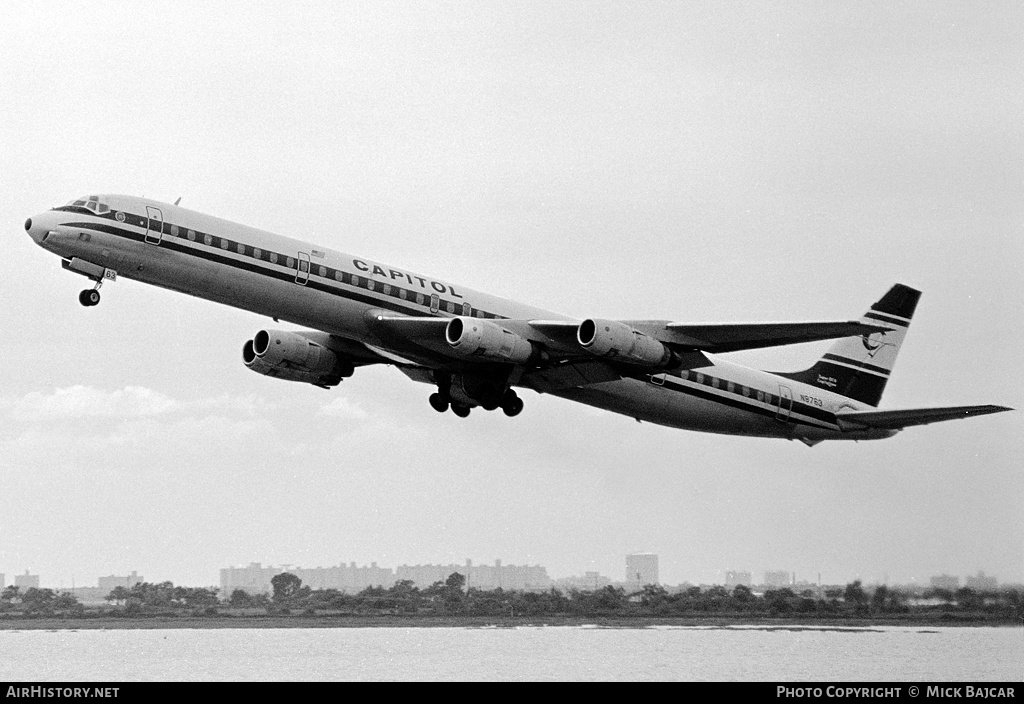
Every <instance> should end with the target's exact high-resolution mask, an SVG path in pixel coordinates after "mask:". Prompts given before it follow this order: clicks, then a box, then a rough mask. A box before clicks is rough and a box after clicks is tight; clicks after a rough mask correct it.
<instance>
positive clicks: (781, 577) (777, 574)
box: [764, 570, 793, 589]
mask: <svg viewBox="0 0 1024 704" xmlns="http://www.w3.org/2000/svg"><path fill="white" fill-rule="evenodd" d="M792 584H793V582H792V580H790V575H789V572H787V571H786V570H772V571H769V572H765V573H764V585H765V586H766V587H768V588H769V589H782V588H783V587H788V586H791V585H792Z"/></svg>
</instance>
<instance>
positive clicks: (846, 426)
mask: <svg viewBox="0 0 1024 704" xmlns="http://www.w3.org/2000/svg"><path fill="white" fill-rule="evenodd" d="M1012 410H1013V409H1012V408H1008V407H1006V406H949V407H946V408H910V409H905V410H893V411H841V412H839V413H837V414H836V422H837V423H838V424H839V428H840V429H841V430H864V429H865V428H881V429H885V430H901V429H902V428H907V427H909V426H911V425H927V424H928V423H938V422H940V421H944V420H956V419H957V418H967V417H969V416H983V415H988V414H989V413H1002V412H1003V411H1012Z"/></svg>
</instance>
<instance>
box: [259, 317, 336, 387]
mask: <svg viewBox="0 0 1024 704" xmlns="http://www.w3.org/2000/svg"><path fill="white" fill-rule="evenodd" d="M242 361H243V362H244V363H245V366H247V367H249V369H252V370H253V371H254V372H257V373H259V374H265V375H266V376H273V377H277V378H278V379H285V380H287V381H303V382H306V383H308V384H315V385H316V386H337V385H338V384H339V383H340V382H341V380H342V379H343V378H345V377H347V376H352V372H353V371H354V367H353V366H352V364H351V363H350V362H348V361H346V360H344V359H341V358H339V357H338V355H336V354H335V353H334V352H332V351H331V350H329V349H327V348H326V347H324V346H323V345H321V344H319V343H317V342H314V341H313V340H310V339H309V338H307V337H305V336H303V335H302V334H300V333H295V332H288V331H286V330H260V331H259V332H258V333H256V336H255V337H253V339H251V340H249V341H248V342H246V343H245V345H244V346H243V347H242Z"/></svg>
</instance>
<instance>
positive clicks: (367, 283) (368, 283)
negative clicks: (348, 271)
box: [366, 279, 377, 291]
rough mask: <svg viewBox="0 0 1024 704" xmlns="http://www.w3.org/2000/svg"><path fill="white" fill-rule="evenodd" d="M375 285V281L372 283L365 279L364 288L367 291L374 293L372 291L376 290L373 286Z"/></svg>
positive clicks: (371, 280)
mask: <svg viewBox="0 0 1024 704" xmlns="http://www.w3.org/2000/svg"><path fill="white" fill-rule="evenodd" d="M375 283H377V282H376V281H374V280H373V279H367V280H366V288H368V289H369V290H371V291H374V290H376V289H374V284H375Z"/></svg>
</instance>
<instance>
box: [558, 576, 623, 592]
mask: <svg viewBox="0 0 1024 704" xmlns="http://www.w3.org/2000/svg"><path fill="white" fill-rule="evenodd" d="M611 583H612V580H611V579H610V578H608V577H605V576H604V575H603V574H600V573H598V572H587V573H585V574H584V575H583V576H582V577H562V578H561V579H556V580H555V581H554V585H553V586H555V587H556V588H558V589H561V590H563V591H568V590H570V589H579V590H580V591H585V592H593V591H597V590H598V589H604V588H605V587H608V586H611Z"/></svg>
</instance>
